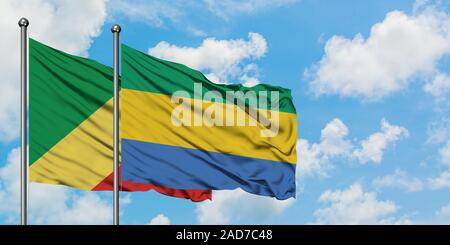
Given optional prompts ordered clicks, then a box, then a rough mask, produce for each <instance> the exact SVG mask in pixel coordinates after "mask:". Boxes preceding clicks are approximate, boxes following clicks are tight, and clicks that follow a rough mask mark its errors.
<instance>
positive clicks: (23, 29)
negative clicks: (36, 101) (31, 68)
mask: <svg viewBox="0 0 450 245" xmlns="http://www.w3.org/2000/svg"><path fill="white" fill-rule="evenodd" d="M28 24H29V22H28V20H27V19H26V18H21V19H20V20H19V26H20V88H21V94H20V224H21V225H26V224H27V198H28V193H27V190H28V160H27V104H28V103H27V80H28V78H27V75H28V67H27V65H28V64H27V63H28V62H27V58H28V54H27V53H28V52H27V49H28V46H27V41H28V37H27V27H28Z"/></svg>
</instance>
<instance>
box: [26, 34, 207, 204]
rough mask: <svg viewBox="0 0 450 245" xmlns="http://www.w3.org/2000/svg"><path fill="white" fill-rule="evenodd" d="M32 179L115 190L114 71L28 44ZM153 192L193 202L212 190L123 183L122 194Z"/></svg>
mask: <svg viewBox="0 0 450 245" xmlns="http://www.w3.org/2000/svg"><path fill="white" fill-rule="evenodd" d="M29 50H30V52H29V66H30V70H29V97H30V102H29V103H30V105H29V118H30V119H29V120H30V122H29V165H30V172H29V178H30V181H32V182H39V183H46V184H61V185H66V186H70V187H73V188H76V189H80V190H112V187H113V103H112V102H113V100H112V97H113V70H112V69H111V68H110V67H108V66H105V65H102V64H100V63H98V62H96V61H93V60H90V59H86V58H82V57H77V56H73V55H69V54H66V53H63V52H61V51H59V50H56V49H53V48H51V47H48V46H46V45H44V44H42V43H39V42H38V41H35V40H33V39H30V41H29ZM150 189H154V190H156V191H158V192H160V193H162V194H166V195H171V196H175V197H181V198H189V199H191V200H193V201H202V200H205V199H211V191H210V190H201V189H198V190H179V189H172V188H166V187H163V186H160V185H154V184H153V183H149V182H146V183H139V182H130V181H122V182H121V183H120V190H122V191H146V190H150Z"/></svg>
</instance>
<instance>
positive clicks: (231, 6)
mask: <svg viewBox="0 0 450 245" xmlns="http://www.w3.org/2000/svg"><path fill="white" fill-rule="evenodd" d="M204 2H205V3H206V5H207V7H208V9H209V10H210V11H211V12H212V13H214V14H216V15H217V16H219V17H222V18H224V19H229V18H230V17H231V16H235V15H237V14H242V13H243V14H254V13H257V12H260V11H264V10H267V9H273V8H278V7H282V6H286V5H289V4H292V3H295V2H298V0H204Z"/></svg>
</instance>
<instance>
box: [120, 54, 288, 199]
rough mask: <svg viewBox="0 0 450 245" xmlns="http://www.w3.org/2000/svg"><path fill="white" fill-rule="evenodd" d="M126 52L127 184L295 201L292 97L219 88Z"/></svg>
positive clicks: (273, 90) (260, 89)
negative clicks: (233, 191) (236, 191)
mask: <svg viewBox="0 0 450 245" xmlns="http://www.w3.org/2000/svg"><path fill="white" fill-rule="evenodd" d="M121 50H122V53H121V63H122V87H121V92H120V98H121V99H120V100H121V102H120V103H121V108H120V109H121V126H120V135H121V145H122V148H121V150H122V160H123V165H122V178H123V180H124V181H132V182H140V183H153V184H158V185H161V186H166V187H170V188H176V189H212V190H225V189H236V188H241V189H242V190H244V191H247V192H249V193H253V194H257V195H263V196H271V197H275V198H277V199H287V198H290V197H295V193H296V191H295V166H296V162H297V153H296V143H297V118H296V112H295V108H294V105H293V102H292V97H291V91H290V90H288V89H285V88H281V87H275V86H270V85H265V84H259V85H256V86H253V87H251V88H249V87H245V86H242V85H238V84H231V85H223V84H215V83H212V82H210V81H209V80H208V79H207V78H206V77H205V76H204V75H203V74H202V73H200V72H199V71H196V70H193V69H190V68H189V67H186V66H184V65H182V64H178V63H174V62H169V61H165V60H161V59H158V58H155V57H152V56H150V55H147V54H145V53H142V52H139V51H137V50H135V49H133V48H130V47H128V46H126V45H122V48H121ZM220 55H221V54H220V53H218V54H217V56H218V58H220Z"/></svg>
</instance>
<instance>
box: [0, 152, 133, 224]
mask: <svg viewBox="0 0 450 245" xmlns="http://www.w3.org/2000/svg"><path fill="white" fill-rule="evenodd" d="M19 160H20V150H19V148H16V149H14V150H12V151H11V153H10V154H9V155H8V158H7V162H6V164H5V165H4V166H3V167H2V168H0V216H2V217H5V219H6V220H8V221H10V222H11V223H17V222H18V216H19V200H20V199H19V198H20V196H19V190H20V181H19V180H20V178H19V174H20V172H19V170H20V167H19ZM109 194H110V193H109ZM110 196H111V195H108V194H107V193H103V194H100V193H93V192H82V191H74V190H72V189H70V188H68V187H64V186H57V185H45V184H38V183H30V185H29V209H28V216H29V220H30V223H32V224H111V222H112V206H111V198H110ZM125 199H127V200H121V204H122V208H123V207H124V206H125V205H127V204H129V203H130V200H129V197H128V198H127V196H125Z"/></svg>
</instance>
